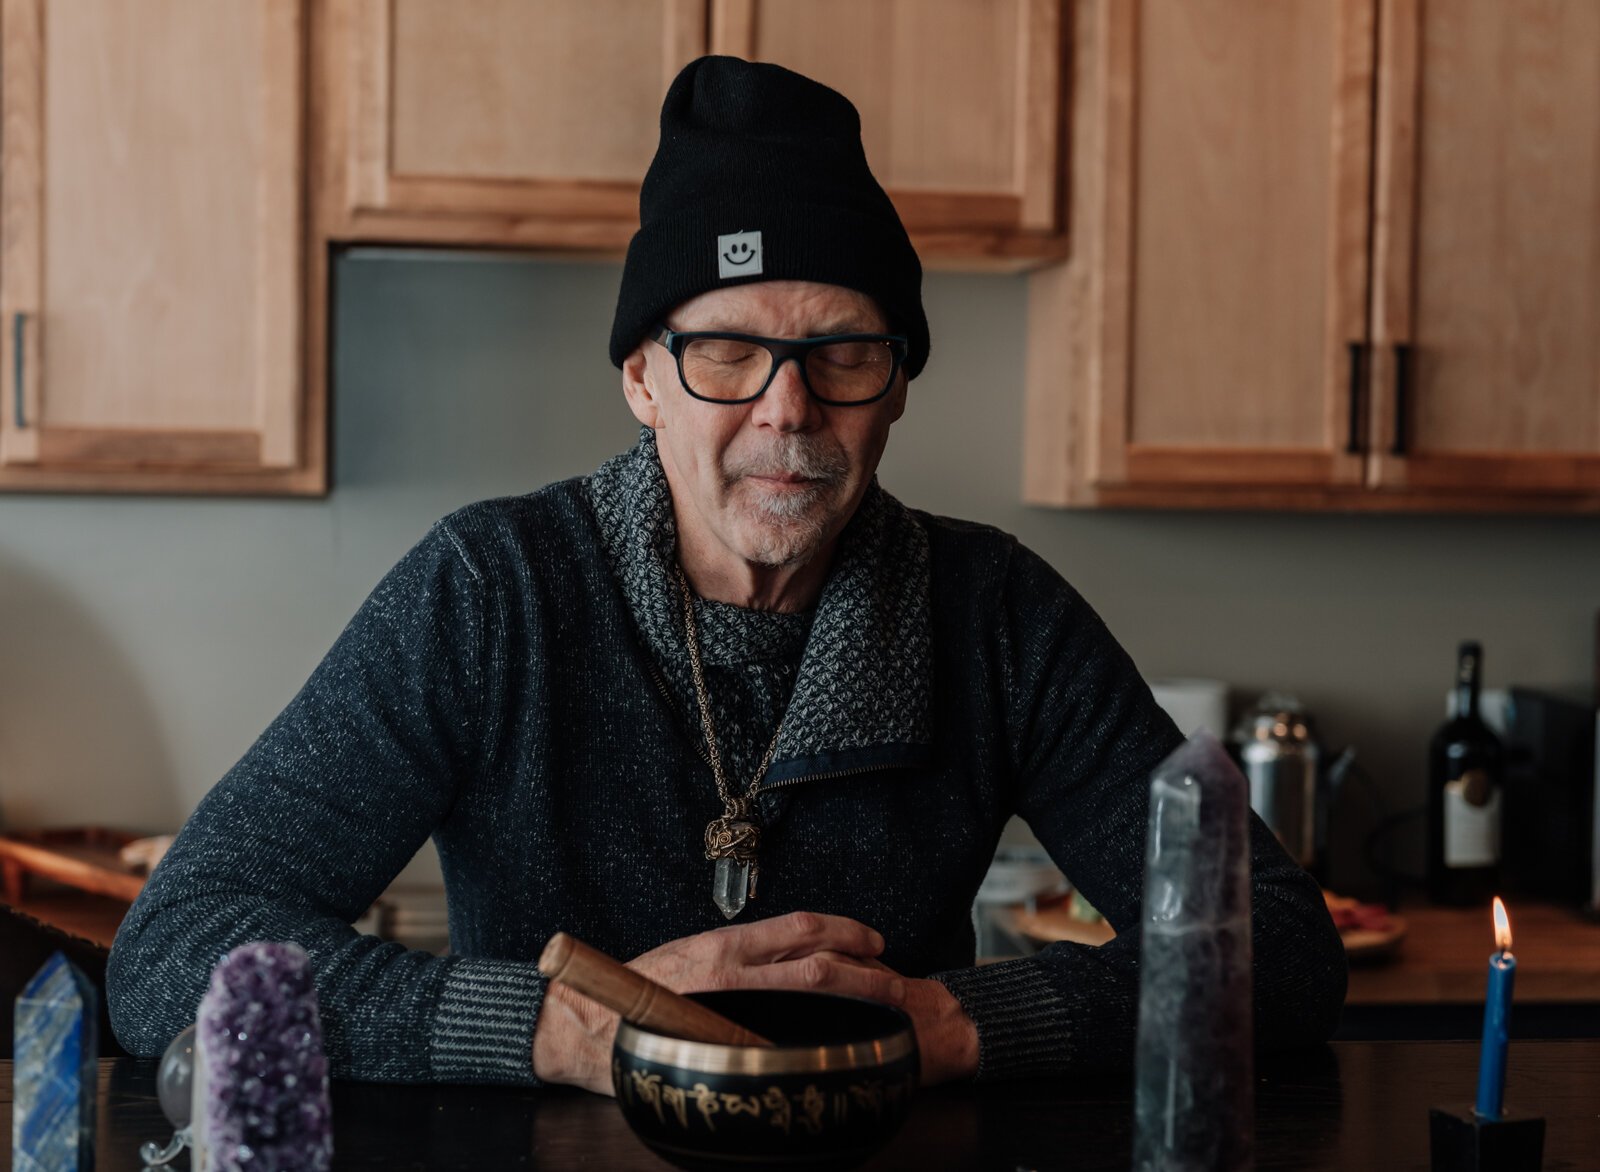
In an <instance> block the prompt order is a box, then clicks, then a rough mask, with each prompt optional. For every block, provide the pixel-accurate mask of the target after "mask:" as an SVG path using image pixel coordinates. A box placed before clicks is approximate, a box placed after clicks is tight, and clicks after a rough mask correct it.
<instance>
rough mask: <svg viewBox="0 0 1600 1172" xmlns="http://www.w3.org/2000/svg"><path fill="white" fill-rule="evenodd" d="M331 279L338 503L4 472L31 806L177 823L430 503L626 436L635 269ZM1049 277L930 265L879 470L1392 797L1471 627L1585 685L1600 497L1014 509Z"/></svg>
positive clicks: (430, 266)
mask: <svg viewBox="0 0 1600 1172" xmlns="http://www.w3.org/2000/svg"><path fill="white" fill-rule="evenodd" d="M336 275H337V289H336V298H335V315H336V317H335V329H334V337H335V350H334V453H335V464H334V480H335V490H334V492H333V494H332V496H330V497H329V498H328V499H327V500H322V501H279V500H222V499H153V498H129V497H103V496H102V497H96V496H85V497H67V496H50V497H29V496H5V497H0V817H3V818H4V820H5V821H6V822H7V823H8V824H9V825H11V826H16V827H22V826H36V825H51V824H67V823H81V822H96V823H102V824H109V825H117V826H126V827H130V828H135V829H141V830H150V831H156V830H161V829H164V828H170V827H174V826H176V825H177V824H178V823H179V822H180V821H181V820H182V819H183V817H184V816H185V814H186V812H187V811H188V810H189V809H190V808H192V807H193V805H194V804H195V802H196V801H198V800H199V798H200V796H201V795H202V794H203V793H204V792H205V791H206V789H207V788H208V787H209V786H210V785H211V784H212V783H213V782H214V781H215V780H216V779H217V777H219V776H220V775H221V774H222V773H223V771H225V770H226V769H227V768H228V767H229V765H231V764H232V763H233V762H234V761H235V760H236V759H237V758H238V756H239V755H240V754H241V753H242V752H243V751H244V750H245V749H246V748H247V747H248V746H249V744H250V742H251V740H252V739H253V738H254V737H255V736H256V735H257V734H258V733H259V732H260V731H261V729H262V728H263V727H265V725H266V724H267V722H268V721H269V720H270V719H271V718H272V716H273V715H274V714H275V713H276V712H277V711H278V709H279V708H280V707H281V706H282V705H283V704H284V703H285V702H286V701H287V700H288V699H289V698H290V696H292V695H293V693H294V691H295V689H296V688H297V687H298V686H299V684H300V683H301V681H302V680H304V678H305V676H306V674H307V673H308V672H309V671H310V670H311V668H312V667H313V666H314V665H315V663H316V662H317V659H318V658H319V657H320V655H321V654H322V652H323V651H325V650H326V648H327V646H328V645H329V643H330V642H331V641H332V640H333V638H334V637H335V635H337V634H338V631H339V629H340V627H341V626H342V625H343V624H344V622H345V621H346V620H347V619H348V618H349V616H350V614H351V613H352V612H353V611H354V610H355V608H356V607H357V606H358V605H359V603H360V601H361V599H362V598H363V597H364V596H365V594H366V592H367V591H368V590H369V589H370V588H371V586H372V585H373V584H374V583H375V582H376V581H377V579H378V578H379V577H380V576H381V575H382V574H383V572H384V570H385V569H387V568H388V566H389V565H390V564H391V563H392V562H393V561H394V560H395V559H396V558H397V557H398V556H399V555H400V554H401V553H402V552H404V550H405V549H406V548H407V547H408V546H409V545H410V544H411V543H412V542H413V541H415V540H416V539H417V538H418V537H419V536H420V535H421V534H422V532H423V531H424V530H425V529H426V528H427V526H428V525H429V523H430V522H432V521H433V520H434V519H435V518H436V517H438V516H439V515H440V514H442V513H444V512H446V511H448V510H449V509H451V508H453V507H455V506H457V505H459V504H462V503H465V502H467V501H470V500H474V499H477V498H479V497H483V496H490V495H496V494H502V493H515V492H522V491H526V490H528V489H531V488H534V487H536V486H538V485H540V484H543V483H545V482H547V481H550V480H553V479H556V478H559V477H565V476H571V475H576V474H579V473H583V472H585V471H588V470H589V469H590V468H592V467H593V466H594V465H596V464H597V463H599V462H600V461H601V460H602V459H604V458H605V457H606V456H607V455H609V454H611V453H613V452H615V451H617V450H619V449H621V448H623V447H625V446H627V445H628V444H629V443H630V442H631V441H632V438H633V435H634V432H635V425H634V423H633V420H632V417H631V416H630V415H629V414H628V411H627V409H626V407H625V406H624V404H623V401H622V396H621V392H620V391H619V389H618V387H617V374H616V372H615V371H614V370H613V369H612V368H611V367H610V365H609V364H608V363H607V362H606V359H605V342H606V336H607V332H608V330H609V325H610V314H611V306H612V301H613V298H614V296H615V292H616V282H617V275H618V270H617V269H616V267H614V266H612V265H599V264H584V263H562V262H554V261H544V260H533V259H527V258H522V257H509V256H495V255H482V256H469V255H462V254H452V253H425V252H407V253H400V252H389V251H377V250H366V251H363V252H357V253H352V254H349V255H347V256H346V257H344V258H343V259H342V260H341V261H340V263H339V265H338V267H337V271H336ZM1025 292H1026V290H1025V282H1024V280H1023V279H1022V278H1017V277H999V276H974V275H965V274H962V275H955V274H935V275H933V276H931V277H930V278H929V280H928V283H927V304H928V315H929V318H930V320H931V322H932V326H933V338H934V355H933V359H932V361H931V363H930V365H929V367H928V370H927V373H926V374H925V375H924V376H923V377H922V378H921V379H919V380H918V381H917V382H916V383H915V384H914V385H913V388H912V396H911V407H910V409H909V410H908V412H907V414H906V416H905V418H904V419H903V420H902V421H901V422H900V423H899V424H897V425H896V428H895V431H894V434H893V435H892V437H891V440H890V444H889V451H888V455H887V456H886V458H885V460H884V465H883V469H882V474H881V475H882V479H883V482H884V484H885V485H886V486H887V487H888V488H889V489H890V491H892V492H894V493H896V494H897V495H899V496H901V497H902V498H903V499H905V500H907V501H908V502H910V503H912V504H915V505H919V506H922V507H924V508H929V509H932V510H934V511H937V512H944V513H950V514H955V515H959V516H964V517H969V518H973V519H977V520H982V521H987V522H991V523H993V524H996V525H999V526H1001V527H1003V528H1005V529H1008V530H1010V531H1012V532H1014V533H1016V534H1017V535H1019V536H1020V537H1021V538H1022V539H1023V540H1024V541H1025V542H1027V543H1028V544H1029V545H1031V546H1032V547H1033V548H1035V549H1037V550H1038V551H1039V552H1040V553H1041V554H1043V555H1044V556H1045V557H1046V558H1048V559H1049V560H1050V561H1051V562H1052V563H1053V564H1054V565H1056V566H1057V567H1058V568H1059V569H1060V570H1061V572H1062V573H1063V574H1065V575H1066V576H1067V578H1068V579H1069V580H1071V581H1072V582H1073V583H1074V584H1075V585H1076V586H1077V587H1078V589H1079V590H1080V591H1082V593H1083V594H1084V595H1085V596H1086V597H1087V598H1088V599H1089V600H1090V601H1091V602H1092V603H1093V604H1094V605H1095V606H1096V607H1097V608H1098V609H1099V610H1100V612H1101V614H1102V615H1103V616H1104V617H1105V619H1106V621H1107V623H1108V624H1109V625H1110V626H1111V629H1112V630H1113V631H1114V632H1115V633H1116V634H1117V635H1118V636H1119V637H1120V638H1121V640H1122V642H1123V643H1124V645H1125V646H1126V647H1127V648H1128V649H1129V651H1130V652H1131V653H1132V654H1133V656H1134V658H1135V659H1136V660H1137V661H1138V663H1139V665H1140V667H1141V668H1143V669H1144V670H1145V672H1146V673H1147V674H1149V675H1199V676H1214V677H1219V678H1222V679H1226V680H1229V681H1232V682H1233V683H1234V684H1235V685H1236V687H1237V689H1238V692H1239V695H1240V696H1241V697H1243V696H1248V695H1251V694H1254V693H1255V692H1257V691H1259V690H1260V689H1263V688H1265V687H1267V686H1269V685H1272V686H1279V687H1286V688H1290V689H1293V690H1296V691H1298V692H1299V693H1300V694H1301V695H1302V697H1303V698H1304V700H1305V701H1306V702H1307V703H1308V704H1309V705H1310V706H1311V707H1312V709H1313V711H1314V712H1315V713H1316V714H1317V715H1318V717H1319V719H1320V721H1321V725H1322V729H1323V733H1324V738H1325V740H1327V741H1328V742H1329V743H1330V744H1333V745H1342V744H1344V743H1346V742H1352V743H1354V744H1355V745H1357V746H1358V748H1359V749H1360V751H1361V754H1362V756H1363V758H1364V759H1365V760H1366V762H1367V763H1368V766H1369V768H1370V770H1371V772H1372V774H1373V775H1374V777H1375V779H1376V781H1377V784H1378V786H1379V788H1380V790H1381V792H1382V794H1383V800H1384V801H1385V802H1386V803H1387V804H1389V805H1390V806H1391V807H1393V808H1399V807H1401V806H1404V805H1407V804H1411V803H1414V802H1415V801H1417V800H1419V799H1420V796H1421V762H1422V754H1423V749H1424V746H1425V744H1426V741H1427V737H1428V734H1429V732H1430V730H1431V728H1432V726H1433V725H1434V724H1435V723H1437V721H1438V720H1439V718H1440V714H1441V706H1442V703H1443V700H1442V697H1443V694H1444V691H1445V689H1446V685H1447V683H1448V680H1449V676H1450V671H1451V665H1452V661H1453V655H1454V646H1455V643H1456V641H1457V640H1458V639H1460V638H1462V637H1468V636H1471V637H1476V638H1479V639H1482V640H1483V641H1484V644H1485V655H1486V662H1487V674H1488V678H1489V682H1490V683H1491V684H1504V683H1508V682H1518V683H1554V684H1579V683H1584V682H1586V681H1587V680H1588V670H1589V669H1588V666H1587V655H1588V650H1587V649H1588V648H1589V646H1590V645H1591V643H1592V639H1593V630H1594V623H1595V614H1596V608H1597V607H1600V520H1596V519H1583V518H1576V519H1567V518H1538V517H1512V518H1479V517H1427V516H1418V517H1391V516H1381V517H1380V516H1295V515H1251V514H1187V513H1111V512H1105V513H1093V512H1061V511H1055V510H1045V509H1035V508H1028V507H1024V506H1023V505H1021V504H1019V503H1018V498H1019V488H1018V486H1019V482H1020V469H1019V458H1020V457H1019V451H1020V439H1019V437H1020V435H1021V431H1022V392H1021V373H1022V365H1021V353H1022V343H1023V328H1024V317H1025V314H1024V309H1025ZM1345 805H1346V806H1347V807H1349V809H1348V813H1347V825H1348V826H1356V825H1358V824H1359V823H1360V822H1362V821H1363V820H1364V818H1365V811H1364V809H1362V808H1361V805H1362V804H1361V803H1360V802H1359V801H1354V802H1347V803H1345ZM1353 834H1355V831H1354V830H1347V831H1346V833H1345V835H1344V838H1345V840H1347V841H1348V839H1349V838H1350V837H1351V836H1352V835H1353ZM1407 861H1414V860H1407ZM430 870H431V868H430V867H429V866H428V865H426V864H424V865H422V866H421V867H420V868H418V869H417V870H416V872H415V874H417V875H419V876H422V875H426V874H428V873H430ZM1336 877H1337V876H1336Z"/></svg>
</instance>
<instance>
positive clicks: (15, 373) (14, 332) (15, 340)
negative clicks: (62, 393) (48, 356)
mask: <svg viewBox="0 0 1600 1172" xmlns="http://www.w3.org/2000/svg"><path fill="white" fill-rule="evenodd" d="M27 325H28V315H27V314H25V313H14V314H12V315H11V414H12V418H13V419H14V420H15V421H16V425H17V427H18V428H23V427H27V426H28V419H27V416H26V415H24V414H23V411H22V372H23V371H24V370H25V369H26V366H25V365H24V363H23V350H22V347H23V342H24V339H26V338H27V336H28V333H27Z"/></svg>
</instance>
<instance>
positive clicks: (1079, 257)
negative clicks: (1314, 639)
mask: <svg viewBox="0 0 1600 1172" xmlns="http://www.w3.org/2000/svg"><path fill="white" fill-rule="evenodd" d="M1075 19H1076V20H1077V22H1078V28H1077V30H1076V33H1075V34H1074V35H1075V40H1076V43H1078V44H1080V45H1082V46H1083V48H1082V49H1081V50H1080V51H1079V52H1078V53H1077V55H1076V59H1075V65H1074V77H1075V93H1074V95H1073V97H1072V106H1073V108H1074V110H1075V111H1081V112H1079V113H1075V115H1074V118H1075V121H1074V126H1073V128H1072V131H1071V140H1072V141H1073V142H1074V144H1075V151H1074V156H1073V160H1072V164H1071V165H1072V168H1073V170H1074V173H1075V174H1077V175H1078V176H1079V177H1080V179H1081V183H1079V184H1077V185H1075V187H1074V190H1073V192H1072V198H1073V201H1074V203H1073V207H1072V209H1071V211H1070V213H1069V215H1070V216H1071V217H1072V218H1073V222H1074V224H1075V226H1076V230H1077V239H1078V240H1079V242H1080V245H1081V246H1080V247H1079V248H1078V249H1077V250H1076V251H1075V253H1074V255H1073V257H1072V258H1070V259H1069V261H1068V262H1067V263H1066V264H1064V265H1062V266H1058V267H1057V268H1055V269H1052V270H1048V271H1044V272H1041V273H1039V274H1036V275H1034V276H1033V277H1031V278H1030V281H1031V284H1032V289H1031V299H1030V300H1031V303H1030V323H1029V355H1028V373H1027V416H1028V430H1027V436H1026V439H1025V478H1024V479H1025V484H1024V491H1025V495H1026V496H1027V498H1028V499H1029V500H1031V501H1034V502H1037V503H1049V504H1091V505H1092V504H1103V505H1147V506H1156V507H1167V506H1172V507H1244V508H1251V507H1274V508H1276V507H1299V508H1338V509H1371V510H1393V509H1453V508H1468V509H1515V508H1540V509H1557V510H1559V509H1574V510H1590V509H1600V215H1597V214H1596V209H1597V208H1600V6H1596V5H1587V4H1575V5H1574V4H1550V3H1544V2H1541V0H1515V2H1513V3H1502V2H1501V0H1461V2H1459V3H1451V4H1422V3H1420V2H1419V0H1314V2H1308V3H1304V4H1294V5H1280V4H1275V3H1272V2H1271V0H1201V2H1200V3H1194V2H1192V0H1137V2H1134V0H1129V2H1126V3H1124V2H1123V0H1084V2H1083V3H1081V4H1080V5H1079V6H1078V9H1077V12H1076V17H1075ZM1090 45H1092V46H1093V47H1092V48H1089V46H1090ZM1087 111H1092V112H1093V113H1092V114H1091V113H1088V112H1087Z"/></svg>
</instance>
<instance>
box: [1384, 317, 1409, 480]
mask: <svg viewBox="0 0 1600 1172" xmlns="http://www.w3.org/2000/svg"><path fill="white" fill-rule="evenodd" d="M1410 398H1411V345H1410V343H1409V342H1397V343H1395V347H1394V442H1393V443H1391V444H1390V445H1389V454H1390V455H1393V456H1403V455H1405V454H1406V420H1407V419H1408V418H1409V417H1410V410H1409V409H1410V406H1411V405H1410V403H1409V402H1408V400H1409V399H1410Z"/></svg>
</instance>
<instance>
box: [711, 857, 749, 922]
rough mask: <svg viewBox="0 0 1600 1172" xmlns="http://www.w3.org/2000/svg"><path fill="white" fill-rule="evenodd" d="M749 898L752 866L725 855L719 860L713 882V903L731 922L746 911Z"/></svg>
mask: <svg viewBox="0 0 1600 1172" xmlns="http://www.w3.org/2000/svg"><path fill="white" fill-rule="evenodd" d="M749 897H750V864H749V863H741V862H739V860H737V859H735V858H733V856H731V855H723V856H722V857H721V858H720V859H718V860H717V872H716V875H715V876H714V877H713V878H712V880H711V902H712V903H714V904H716V905H717V910H718V911H720V912H721V913H722V914H723V915H724V916H726V917H727V918H728V919H730V920H731V919H733V917H734V916H736V915H738V914H739V913H740V912H742V911H744V905H745V903H746V902H748V900H749Z"/></svg>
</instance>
